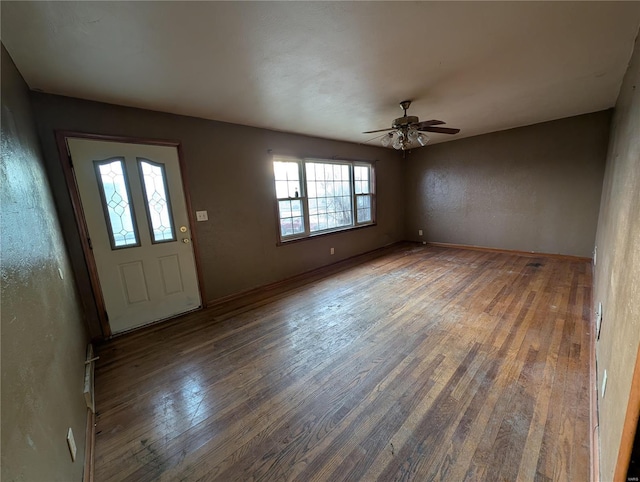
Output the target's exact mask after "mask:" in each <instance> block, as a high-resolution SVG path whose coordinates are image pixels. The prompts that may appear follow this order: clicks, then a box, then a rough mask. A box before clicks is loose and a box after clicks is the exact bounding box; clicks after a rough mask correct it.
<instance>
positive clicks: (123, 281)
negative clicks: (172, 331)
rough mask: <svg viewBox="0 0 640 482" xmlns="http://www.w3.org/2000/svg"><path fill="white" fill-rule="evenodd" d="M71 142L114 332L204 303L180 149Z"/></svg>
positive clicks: (103, 291)
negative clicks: (179, 154) (194, 249)
mask: <svg viewBox="0 0 640 482" xmlns="http://www.w3.org/2000/svg"><path fill="white" fill-rule="evenodd" d="M67 143H68V146H69V151H70V154H71V159H72V161H73V166H74V171H75V175H76V181H77V185H78V191H79V193H80V199H81V202H82V208H83V211H84V217H85V220H86V224H87V229H88V231H89V237H90V239H91V245H92V249H93V256H94V258H95V262H96V266H97V270H98V278H99V279H100V285H101V289H102V294H103V298H104V302H105V308H106V310H107V314H108V319H109V325H110V327H111V331H112V332H113V333H118V332H123V331H126V330H130V329H132V328H135V327H138V326H141V325H145V324H147V323H151V322H154V321H158V320H162V319H165V318H169V317H172V316H175V315H178V314H181V313H185V312H187V311H191V310H194V309H196V308H199V307H200V306H201V300H200V291H199V288H198V276H197V272H196V265H195V258H194V255H193V247H192V245H191V227H190V225H189V217H188V215H187V205H186V202H185V196H184V191H183V189H182V177H181V173H180V163H179V159H178V151H177V148H176V147H173V146H157V145H148V144H129V143H119V142H110V141H97V140H89V139H78V138H68V139H67Z"/></svg>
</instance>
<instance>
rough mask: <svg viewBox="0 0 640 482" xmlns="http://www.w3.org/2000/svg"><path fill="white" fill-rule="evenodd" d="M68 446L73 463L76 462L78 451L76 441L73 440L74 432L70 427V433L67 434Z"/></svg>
mask: <svg viewBox="0 0 640 482" xmlns="http://www.w3.org/2000/svg"><path fill="white" fill-rule="evenodd" d="M67 445H68V446H69V453H70V454H71V461H72V462H75V461H76V452H77V451H78V449H77V447H76V441H75V439H74V438H73V430H71V427H69V431H68V432H67Z"/></svg>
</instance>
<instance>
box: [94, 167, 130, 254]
mask: <svg viewBox="0 0 640 482" xmlns="http://www.w3.org/2000/svg"><path fill="white" fill-rule="evenodd" d="M94 166H95V170H96V176H97V179H98V187H99V191H100V198H101V199H102V209H103V211H104V217H105V220H106V223H107V230H108V231H109V240H110V242H111V248H112V249H119V248H129V247H132V246H140V238H139V236H138V232H137V228H136V222H135V214H134V212H133V209H132V206H131V194H130V192H129V183H128V180H127V173H126V170H125V168H124V160H123V159H113V158H112V159H107V160H105V161H94Z"/></svg>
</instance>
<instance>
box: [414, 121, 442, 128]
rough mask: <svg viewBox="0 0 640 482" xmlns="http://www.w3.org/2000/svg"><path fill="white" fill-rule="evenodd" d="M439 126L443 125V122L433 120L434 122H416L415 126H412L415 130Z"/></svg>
mask: <svg viewBox="0 0 640 482" xmlns="http://www.w3.org/2000/svg"><path fill="white" fill-rule="evenodd" d="M440 124H444V122H442V121H441V120H435V119H434V120H428V121H422V122H418V123H417V124H413V126H414V127H415V128H416V129H422V128H424V127H429V126H439V125H440Z"/></svg>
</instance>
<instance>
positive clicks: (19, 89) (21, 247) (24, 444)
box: [0, 47, 87, 482]
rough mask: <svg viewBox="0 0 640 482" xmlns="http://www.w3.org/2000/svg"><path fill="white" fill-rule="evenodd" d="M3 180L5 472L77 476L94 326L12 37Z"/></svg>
mask: <svg viewBox="0 0 640 482" xmlns="http://www.w3.org/2000/svg"><path fill="white" fill-rule="evenodd" d="M0 186H1V188H2V189H1V190H0V193H1V194H0V214H1V216H0V243H1V256H2V260H1V264H0V266H1V268H0V270H1V283H2V284H1V305H0V309H1V320H2V321H1V327H2V463H1V465H2V470H1V474H2V477H1V478H2V480H3V481H7V482H8V481H13V480H24V481H33V482H40V481H42V482H44V481H47V482H48V481H65V482H68V481H73V480H76V481H79V480H81V479H82V471H83V463H84V439H85V435H84V434H85V423H86V410H87V409H86V405H85V404H84V397H83V394H82V389H83V379H84V357H85V347H86V345H85V343H86V341H87V335H86V330H85V326H84V322H83V320H82V318H81V315H80V310H79V305H78V301H77V298H76V293H75V290H74V282H73V274H72V271H71V266H70V264H69V261H68V258H67V253H66V250H65V247H64V244H63V241H62V238H61V235H60V226H59V224H58V218H57V215H56V211H55V208H54V205H53V199H52V197H51V193H50V190H49V184H48V182H47V178H46V175H45V172H44V167H43V162H42V157H41V153H40V147H39V144H38V140H37V137H36V128H35V123H34V121H33V118H32V115H31V108H30V105H29V92H28V90H27V86H26V84H25V83H24V81H23V80H22V77H21V76H20V74H19V73H18V71H17V70H16V68H15V66H14V65H13V63H12V61H11V58H10V57H9V55H8V54H7V52H6V50H5V49H4V47H2V163H1V165H0ZM58 268H60V269H61V270H62V273H63V276H64V280H61V279H60V277H59V275H58ZM69 427H71V428H72V429H73V431H74V434H75V439H76V443H77V446H78V459H76V462H75V463H72V462H71V457H70V455H69V451H68V449H67V443H66V435H67V429H68V428H69Z"/></svg>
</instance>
